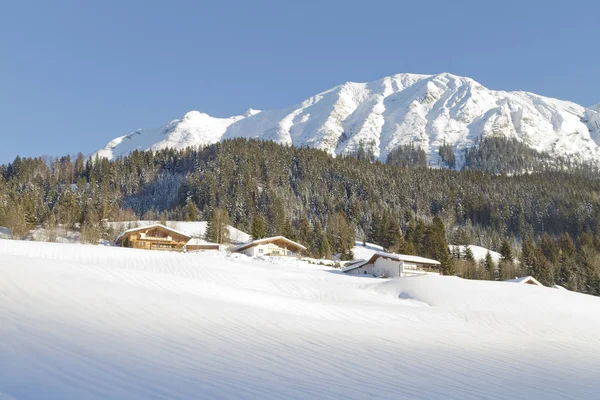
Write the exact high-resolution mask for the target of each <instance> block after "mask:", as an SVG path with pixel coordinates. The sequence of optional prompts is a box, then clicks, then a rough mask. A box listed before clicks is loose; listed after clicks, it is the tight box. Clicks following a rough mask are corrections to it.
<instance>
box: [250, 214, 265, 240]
mask: <svg viewBox="0 0 600 400" xmlns="http://www.w3.org/2000/svg"><path fill="white" fill-rule="evenodd" d="M250 235H251V236H252V239H253V240H256V239H262V238H264V237H266V236H267V230H266V229H265V220H264V218H263V217H262V216H260V215H255V216H254V218H253V219H252V228H251V230H250Z"/></svg>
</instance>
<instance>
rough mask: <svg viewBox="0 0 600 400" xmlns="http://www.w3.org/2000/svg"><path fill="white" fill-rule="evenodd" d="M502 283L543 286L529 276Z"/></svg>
mask: <svg viewBox="0 0 600 400" xmlns="http://www.w3.org/2000/svg"><path fill="white" fill-rule="evenodd" d="M504 282H511V283H521V284H527V283H528V282H533V283H534V284H536V285H538V286H544V285H542V284H541V283H540V281H538V280H537V279H535V278H534V277H533V276H530V275H528V276H522V277H521V278H515V279H508V280H505V281H504ZM530 284H531V283H530Z"/></svg>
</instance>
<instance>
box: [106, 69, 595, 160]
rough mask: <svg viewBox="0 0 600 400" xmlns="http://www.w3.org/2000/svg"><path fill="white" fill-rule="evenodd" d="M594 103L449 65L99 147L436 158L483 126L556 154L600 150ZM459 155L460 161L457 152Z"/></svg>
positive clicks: (111, 153)
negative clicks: (219, 147) (297, 149)
mask: <svg viewBox="0 0 600 400" xmlns="http://www.w3.org/2000/svg"><path fill="white" fill-rule="evenodd" d="M599 131H600V117H599V108H598V107H597V106H596V107H591V108H588V109H586V108H584V107H582V106H579V105H577V104H575V103H571V102H567V101H561V100H556V99H551V98H547V97H543V96H538V95H536V94H533V93H527V92H504V91H496V90H489V89H487V88H485V87H483V86H482V85H480V84H479V83H477V82H475V81H474V80H472V79H470V78H466V77H460V76H455V75H452V74H448V73H443V74H438V75H417V74H398V75H394V76H391V77H386V78H383V79H380V80H377V81H374V82H368V83H354V82H348V83H345V84H343V85H340V86H336V87H334V88H332V89H330V90H327V91H325V92H322V93H319V94H317V95H315V96H313V97H310V98H309V99H306V100H305V101H303V102H301V103H300V104H297V105H294V106H292V107H288V108H284V109H279V110H266V111H256V110H248V112H246V113H245V114H244V115H240V116H234V117H231V118H214V117H211V116H209V115H207V114H204V113H200V112H198V111H191V112H189V113H187V114H186V115H185V116H184V117H183V118H182V119H181V120H174V121H172V122H170V123H169V124H167V125H166V126H164V127H161V128H158V129H142V130H138V131H136V132H133V133H131V134H129V135H126V136H122V137H119V138H116V139H114V140H113V141H111V142H110V143H108V144H107V145H106V147H105V148H103V149H102V150H100V151H98V153H97V154H98V155H99V156H102V157H108V158H114V157H118V156H122V155H124V154H128V153H129V152H131V151H132V150H134V149H139V150H144V149H161V148H166V147H173V148H177V149H181V148H185V147H187V146H199V145H205V144H208V143H214V142H217V141H219V140H222V139H228V138H235V137H248V138H262V139H269V140H274V141H276V142H279V143H284V144H289V145H295V146H310V147H316V148H319V149H323V150H326V151H328V152H329V153H330V154H332V155H335V154H347V153H351V152H353V151H355V150H356V149H357V148H358V147H359V146H360V145H361V143H362V145H363V146H364V147H368V148H372V150H373V152H374V154H375V155H376V156H378V157H379V158H380V159H382V160H385V159H386V157H387V154H388V153H389V152H390V151H391V150H393V149H394V148H396V147H397V146H398V145H405V144H411V143H413V144H415V145H417V146H420V147H421V148H423V149H424V150H425V151H426V152H427V153H428V157H429V161H430V162H432V163H437V160H438V156H437V149H438V147H439V145H440V144H442V143H444V142H445V143H447V144H452V145H454V147H455V149H456V150H460V149H463V148H465V147H471V146H473V144H474V142H475V139H476V138H478V137H480V136H486V137H487V136H504V137H509V138H517V139H518V140H520V141H522V142H523V143H525V144H527V145H528V146H530V147H532V148H535V149H537V150H540V151H542V150H543V151H548V152H550V153H552V154H555V155H574V156H577V157H579V158H581V159H585V160H594V161H598V160H600V150H599V145H600V138H599V137H598V132H599ZM457 154H458V156H459V159H458V162H459V167H460V164H461V163H462V162H463V161H464V160H462V159H461V157H460V155H462V152H457Z"/></svg>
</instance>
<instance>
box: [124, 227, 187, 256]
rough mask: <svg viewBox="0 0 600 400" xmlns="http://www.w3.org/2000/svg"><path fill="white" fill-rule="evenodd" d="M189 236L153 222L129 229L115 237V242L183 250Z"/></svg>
mask: <svg viewBox="0 0 600 400" xmlns="http://www.w3.org/2000/svg"><path fill="white" fill-rule="evenodd" d="M190 239H191V236H189V235H187V234H185V233H183V232H179V231H176V230H174V229H171V228H168V227H166V226H164V225H160V224H154V225H149V226H142V227H139V228H133V229H129V230H128V231H125V232H124V233H123V234H122V235H121V236H119V237H118V238H117V244H118V245H120V246H122V247H131V248H133V249H144V250H165V251H184V249H185V245H186V244H187V243H188V241H189V240H190Z"/></svg>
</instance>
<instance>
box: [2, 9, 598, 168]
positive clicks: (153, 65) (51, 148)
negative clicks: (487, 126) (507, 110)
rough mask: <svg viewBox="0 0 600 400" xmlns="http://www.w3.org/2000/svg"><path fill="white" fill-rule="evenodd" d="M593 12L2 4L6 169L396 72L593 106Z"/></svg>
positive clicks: (595, 64) (287, 102) (273, 105)
mask: <svg viewBox="0 0 600 400" xmlns="http://www.w3.org/2000/svg"><path fill="white" fill-rule="evenodd" d="M599 3H600V2H593V1H580V2H565V1H560V2H559V1H543V2H542V1H534V0H531V1H524V0H521V1H494V2H492V1H460V0H456V1H411V2H405V1H400V0H396V1H377V0H371V1H360V2H353V1H333V0H331V1H328V0H321V1H312V0H305V1H294V2H292V1H283V0H282V1H260V0H257V1H227V0H221V1H211V2H206V1H169V2H166V1H150V0H148V1H126V0H123V1H108V0H105V1H95V2H92V1H60V0H59V1H53V2H50V1H39V2H35V1H27V0H23V1H12V2H10V3H9V2H7V1H6V2H3V4H2V5H0V51H1V52H2V56H1V58H0V60H1V62H0V76H2V79H0V118H1V121H2V125H1V128H0V138H2V141H1V144H0V163H6V162H9V161H11V160H13V159H14V157H15V156H16V155H17V154H19V155H21V156H36V155H44V154H45V155H52V156H55V155H63V154H75V153H77V152H79V151H81V152H83V153H90V152H92V151H94V150H97V149H98V148H100V147H103V146H104V145H105V144H106V143H107V142H108V141H109V140H110V139H112V138H114V137H116V136H119V135H123V134H126V133H128V132H129V131H132V130H134V129H137V128H141V127H156V126H160V125H163V124H164V123H166V122H168V121H170V120H172V119H175V118H178V117H181V116H182V115H183V114H185V113H186V112H187V111H189V110H200V111H203V112H207V113H209V114H211V115H214V116H219V117H223V116H230V115H234V114H239V113H242V112H244V111H245V110H246V109H248V108H250V107H252V108H257V109H268V108H280V107H285V106H289V105H292V104H295V103H297V102H299V101H301V100H303V99H305V98H306V97H308V96H310V95H313V94H316V93H317V92H319V91H322V90H325V89H328V88H330V87H332V86H335V85H337V84H340V83H343V82H345V81H349V80H350V81H370V80H375V79H378V78H380V77H383V76H387V75H392V74H395V73H399V72H415V73H438V72H451V73H454V74H457V75H464V76H469V77H472V78H474V79H475V80H477V81H479V82H480V83H482V84H483V85H484V86H487V87H489V88H491V89H502V90H527V91H532V92H536V93H539V94H542V95H546V96H551V97H558V98H561V99H565V100H572V101H575V102H578V103H580V104H582V105H592V104H595V103H600V79H599V78H598V76H599V74H598V72H597V71H598V65H599V64H600V63H599V61H600V52H598V51H597V43H598V41H597V26H598V24H597V17H598V15H600V4H599Z"/></svg>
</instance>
